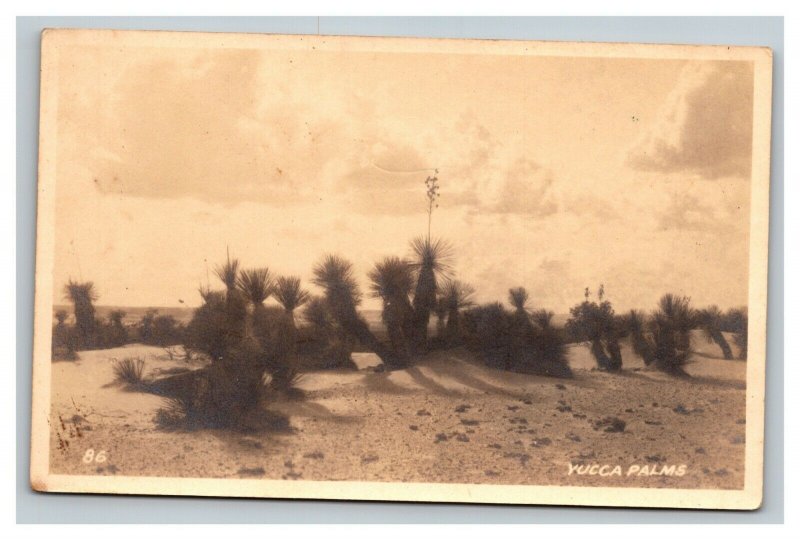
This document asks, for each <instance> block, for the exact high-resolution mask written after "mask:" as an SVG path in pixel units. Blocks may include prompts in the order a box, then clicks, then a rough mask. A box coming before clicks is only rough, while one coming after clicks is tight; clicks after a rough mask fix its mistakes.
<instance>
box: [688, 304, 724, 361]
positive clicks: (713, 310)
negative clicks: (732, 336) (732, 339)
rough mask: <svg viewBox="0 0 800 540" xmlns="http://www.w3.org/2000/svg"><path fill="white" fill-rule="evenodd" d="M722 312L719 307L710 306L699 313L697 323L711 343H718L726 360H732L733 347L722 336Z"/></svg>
mask: <svg viewBox="0 0 800 540" xmlns="http://www.w3.org/2000/svg"><path fill="white" fill-rule="evenodd" d="M722 317H723V315H722V311H720V309H719V308H718V307H717V306H709V307H707V308H705V309H701V310H700V311H698V312H697V322H698V323H699V325H700V327H701V328H702V329H703V334H704V335H705V336H706V339H707V340H708V342H709V343H716V344H717V346H718V347H719V348H720V350H721V351H722V356H723V357H724V358H725V360H732V359H733V353H732V352H731V346H730V345H729V344H728V341H727V340H726V339H725V336H724V335H722Z"/></svg>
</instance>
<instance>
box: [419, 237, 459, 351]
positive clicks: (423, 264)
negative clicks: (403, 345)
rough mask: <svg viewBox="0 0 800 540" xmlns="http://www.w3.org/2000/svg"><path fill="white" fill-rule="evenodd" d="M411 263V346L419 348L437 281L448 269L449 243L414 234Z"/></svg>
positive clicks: (424, 343) (423, 346)
mask: <svg viewBox="0 0 800 540" xmlns="http://www.w3.org/2000/svg"><path fill="white" fill-rule="evenodd" d="M411 250H412V252H413V255H414V257H413V260H412V263H411V264H412V267H413V268H414V270H415V271H416V274H417V284H416V287H415V289H414V302H413V308H414V318H413V336H412V347H413V348H414V350H415V351H418V352H421V351H424V350H425V349H426V348H427V344H428V324H429V323H430V319H431V312H432V311H433V310H434V309H436V293H437V291H438V282H439V280H440V279H442V278H445V277H447V276H448V275H449V273H450V259H451V256H452V247H451V246H450V244H449V243H448V242H446V241H444V240H441V239H437V240H431V238H430V237H417V238H415V239H413V240H412V241H411Z"/></svg>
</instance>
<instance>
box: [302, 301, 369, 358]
mask: <svg viewBox="0 0 800 540" xmlns="http://www.w3.org/2000/svg"><path fill="white" fill-rule="evenodd" d="M303 318H304V319H305V321H306V325H305V326H301V327H300V328H299V329H298V340H297V341H298V356H299V357H300V359H301V361H303V359H304V358H305V359H309V360H310V362H308V363H309V364H311V365H313V366H314V367H316V368H318V369H331V368H347V369H356V365H355V364H354V363H353V359H352V353H353V349H354V346H355V344H354V340H353V339H352V338H351V337H349V336H348V334H347V333H346V332H345V331H344V329H342V328H341V327H340V326H339V324H338V323H337V322H336V320H335V319H334V318H333V315H331V313H330V310H329V309H328V305H327V302H326V301H325V299H324V298H320V297H312V298H311V299H310V300H309V301H308V303H307V304H306V306H305V311H304V313H303Z"/></svg>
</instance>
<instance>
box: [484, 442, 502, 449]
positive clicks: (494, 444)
mask: <svg viewBox="0 0 800 540" xmlns="http://www.w3.org/2000/svg"><path fill="white" fill-rule="evenodd" d="M486 446H488V447H489V448H498V449H499V448H502V447H503V446H502V445H499V444H497V443H492V444H487V445H486Z"/></svg>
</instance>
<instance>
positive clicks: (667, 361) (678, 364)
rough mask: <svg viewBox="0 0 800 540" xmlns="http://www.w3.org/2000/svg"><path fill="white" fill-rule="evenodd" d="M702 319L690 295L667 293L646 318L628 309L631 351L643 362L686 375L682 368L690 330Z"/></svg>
mask: <svg viewBox="0 0 800 540" xmlns="http://www.w3.org/2000/svg"><path fill="white" fill-rule="evenodd" d="M701 320H702V318H701V317H700V316H698V314H697V312H696V311H695V310H694V309H692V307H691V305H690V301H689V298H687V297H685V296H679V295H676V294H672V293H667V294H665V295H664V296H662V297H661V299H660V300H659V302H658V308H657V309H656V310H655V311H654V312H653V313H652V314H651V315H650V317H649V318H647V317H645V316H644V314H642V313H641V312H638V311H631V313H630V314H629V315H628V318H627V324H628V328H629V330H630V333H631V341H632V344H633V351H634V352H635V353H636V354H637V355H639V356H640V357H641V358H642V359H643V360H644V362H645V364H647V365H650V364H654V365H655V366H656V367H657V368H658V369H660V370H662V371H665V372H667V373H670V374H672V375H677V376H687V374H686V371H685V370H684V367H685V366H686V364H687V363H688V361H689V358H690V356H691V354H692V350H691V340H690V332H691V330H692V329H693V328H695V327H696V326H697V325H698V324H701V323H700V322H699V321H701Z"/></svg>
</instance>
